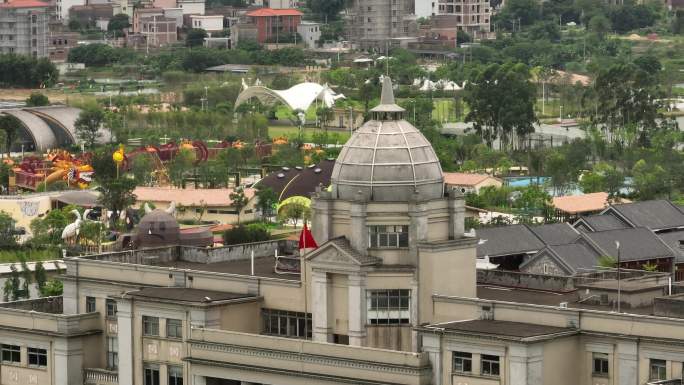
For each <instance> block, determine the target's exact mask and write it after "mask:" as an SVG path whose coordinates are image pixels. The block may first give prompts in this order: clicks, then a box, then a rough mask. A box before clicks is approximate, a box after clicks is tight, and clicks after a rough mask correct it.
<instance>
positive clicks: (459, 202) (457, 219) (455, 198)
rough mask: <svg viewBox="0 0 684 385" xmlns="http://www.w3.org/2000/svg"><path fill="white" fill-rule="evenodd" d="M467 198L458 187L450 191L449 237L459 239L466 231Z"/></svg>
mask: <svg viewBox="0 0 684 385" xmlns="http://www.w3.org/2000/svg"><path fill="white" fill-rule="evenodd" d="M465 230H466V229H465V200H464V199H463V194H461V192H460V191H458V190H456V189H451V190H450V191H449V239H459V238H461V237H462V236H463V232H464V231H465Z"/></svg>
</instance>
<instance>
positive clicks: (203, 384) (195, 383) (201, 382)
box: [192, 374, 207, 385]
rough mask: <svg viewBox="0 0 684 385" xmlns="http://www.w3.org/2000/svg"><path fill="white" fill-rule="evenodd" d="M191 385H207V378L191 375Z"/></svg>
mask: <svg viewBox="0 0 684 385" xmlns="http://www.w3.org/2000/svg"><path fill="white" fill-rule="evenodd" d="M192 385H207V378H206V377H204V376H198V375H197V374H194V375H192Z"/></svg>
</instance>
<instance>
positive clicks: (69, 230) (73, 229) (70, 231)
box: [62, 210, 83, 239]
mask: <svg viewBox="0 0 684 385" xmlns="http://www.w3.org/2000/svg"><path fill="white" fill-rule="evenodd" d="M71 212H72V213H73V214H74V215H75V216H76V220H75V221H74V222H73V223H70V224H68V225H66V227H65V228H64V230H62V239H68V238H71V237H74V236H77V235H78V233H79V231H80V230H81V223H83V220H82V219H81V213H79V212H78V210H71Z"/></svg>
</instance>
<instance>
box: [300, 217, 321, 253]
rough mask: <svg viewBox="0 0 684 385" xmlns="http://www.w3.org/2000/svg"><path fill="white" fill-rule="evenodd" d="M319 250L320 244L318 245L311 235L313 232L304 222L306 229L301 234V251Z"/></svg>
mask: <svg viewBox="0 0 684 385" xmlns="http://www.w3.org/2000/svg"><path fill="white" fill-rule="evenodd" d="M317 248H318V244H316V240H315V239H314V237H313V235H312V234H311V231H309V228H308V227H307V226H306V222H304V228H303V229H302V232H301V233H299V250H301V249H317Z"/></svg>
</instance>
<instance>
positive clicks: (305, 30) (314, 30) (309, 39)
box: [297, 21, 321, 49]
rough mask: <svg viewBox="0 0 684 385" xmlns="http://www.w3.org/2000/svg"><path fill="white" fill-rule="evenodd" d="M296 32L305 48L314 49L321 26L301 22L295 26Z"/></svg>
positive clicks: (319, 36)
mask: <svg viewBox="0 0 684 385" xmlns="http://www.w3.org/2000/svg"><path fill="white" fill-rule="evenodd" d="M297 32H298V33H299V36H301V37H302V40H303V41H304V43H305V44H306V46H307V48H312V49H313V48H316V43H317V42H318V40H319V39H320V38H321V24H320V23H314V22H312V21H302V23H301V24H299V26H297Z"/></svg>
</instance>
